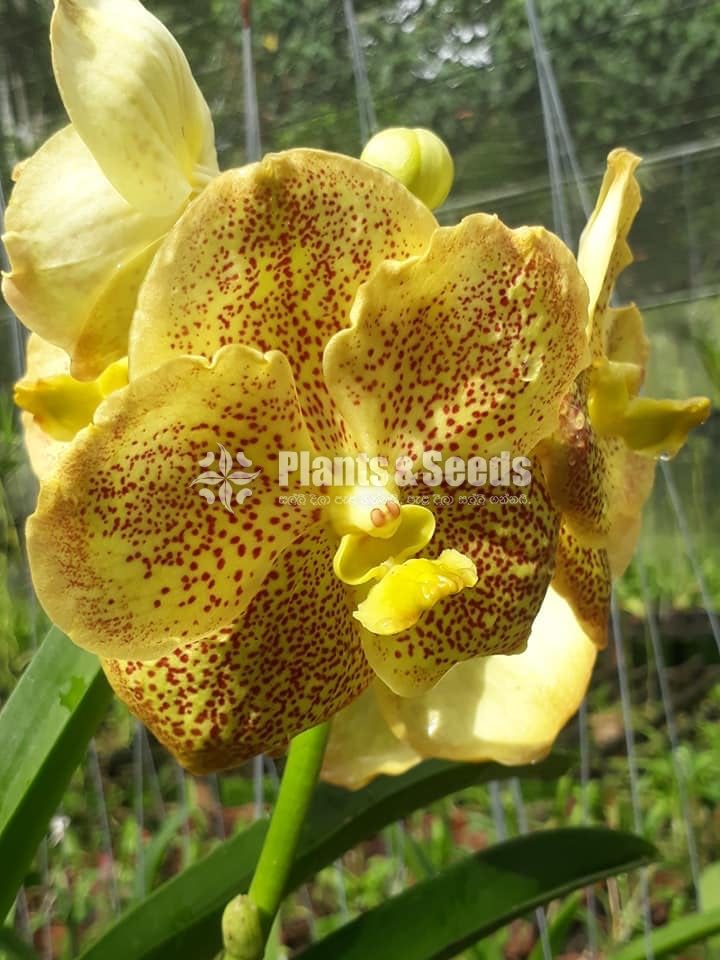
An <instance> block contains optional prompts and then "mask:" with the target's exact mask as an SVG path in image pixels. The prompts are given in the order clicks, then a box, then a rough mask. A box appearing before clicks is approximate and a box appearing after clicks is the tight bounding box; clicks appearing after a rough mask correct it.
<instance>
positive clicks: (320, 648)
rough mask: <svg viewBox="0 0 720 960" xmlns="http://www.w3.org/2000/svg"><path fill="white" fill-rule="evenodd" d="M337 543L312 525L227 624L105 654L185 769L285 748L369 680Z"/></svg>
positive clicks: (130, 700) (114, 679) (113, 679)
mask: <svg viewBox="0 0 720 960" xmlns="http://www.w3.org/2000/svg"><path fill="white" fill-rule="evenodd" d="M334 549H335V547H334V545H333V544H331V543H330V540H329V539H328V537H327V534H326V532H325V530H324V528H323V527H322V526H320V525H317V526H315V527H313V529H312V530H310V531H308V532H307V533H306V534H305V535H304V537H303V538H302V540H301V541H298V542H296V543H294V544H292V545H291V546H290V547H288V548H287V549H286V550H285V552H284V553H283V554H282V556H281V557H280V558H279V559H278V561H277V562H276V564H275V566H274V567H273V569H272V571H271V572H270V574H269V576H268V578H267V580H266V581H265V584H264V586H263V588H262V590H261V591H260V592H259V593H257V594H256V595H255V597H254V598H253V600H252V602H251V603H250V606H249V607H248V609H247V610H246V611H245V613H244V615H243V617H242V619H241V620H240V621H238V623H237V624H236V625H235V626H234V627H229V628H228V629H227V630H226V631H223V632H222V633H220V634H218V635H215V636H213V637H209V638H206V639H205V640H202V641H199V642H196V643H192V644H188V645H185V646H181V647H178V648H177V649H175V650H173V651H172V653H170V654H168V655H167V656H165V657H162V658H161V659H159V660H155V661H130V662H128V661H120V660H106V661H104V663H103V667H104V669H105V672H106V674H107V677H108V679H109V681H110V683H111V684H112V686H113V688H114V689H115V692H116V693H117V694H118V696H119V697H120V698H121V699H122V700H123V701H124V702H125V703H126V704H127V705H128V707H129V708H130V709H131V711H132V712H133V713H134V714H135V716H137V717H139V718H140V719H141V720H142V722H143V723H145V724H147V726H148V727H149V728H150V729H151V730H152V732H153V733H154V734H155V736H156V737H157V738H158V739H159V740H160V741H161V742H162V743H163V744H165V746H166V747H167V748H168V749H169V750H170V751H171V752H172V753H173V754H174V755H175V757H177V759H178V760H179V762H180V763H181V764H182V765H183V766H185V767H187V769H188V770H190V771H192V772H193V773H197V774H201V773H208V772H211V771H215V770H222V769H226V768H228V767H234V766H237V765H238V764H239V763H242V761H244V760H247V759H249V758H250V757H253V756H255V755H256V754H258V753H261V752H268V753H273V754H280V753H283V752H284V751H285V749H286V747H287V745H288V742H289V741H290V739H291V738H292V737H293V736H295V735H296V734H297V733H300V732H301V731H302V730H305V729H307V728H308V727H311V726H313V725H314V724H316V723H321V722H322V721H324V720H326V719H328V718H329V717H331V716H332V715H333V714H335V713H336V712H337V711H339V710H340V709H342V708H343V707H345V706H346V705H347V704H349V703H350V702H351V701H353V700H354V699H355V698H356V697H357V696H359V694H360V693H362V691H363V690H364V689H365V688H366V687H367V686H368V684H369V683H370V680H371V679H372V670H371V669H370V667H369V665H368V664H367V662H366V660H365V657H364V656H363V652H362V648H361V646H360V642H359V639H358V635H357V632H356V630H355V624H354V621H353V620H352V618H351V616H350V610H349V608H348V602H349V598H348V595H347V594H346V592H345V588H344V587H343V585H342V584H341V583H340V581H339V580H337V578H336V577H335V576H334V575H333V572H332V556H333V552H334Z"/></svg>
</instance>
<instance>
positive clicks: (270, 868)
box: [223, 723, 330, 960]
mask: <svg viewBox="0 0 720 960" xmlns="http://www.w3.org/2000/svg"><path fill="white" fill-rule="evenodd" d="M329 732H330V725H329V723H323V724H320V725H319V726H317V727H312V728H311V729H310V730H305V731H304V733H300V734H298V736H296V737H294V738H293V740H292V742H291V744H290V751H289V753H288V758H287V763H286V764H285V772H284V773H283V778H282V782H281V784H280V790H279V792H278V797H277V801H276V803H275V809H274V810H273V813H272V817H271V819H270V826H269V827H268V831H267V833H266V835H265V842H264V843H263V848H262V851H261V853H260V858H259V860H258V862H257V866H256V868H255V873H254V875H253V879H252V883H251V884H250V889H249V891H248V894H247V897H246V898H245V897H243V898H241V899H242V900H243V901H244V902H245V904H247V905H248V906H249V907H252V909H253V910H254V911H256V915H257V920H258V921H259V931H258V932H259V934H260V938H261V940H262V946H261V947H260V952H259V953H257V954H256V955H257V958H258V960H260V958H261V957H262V951H263V949H264V945H265V943H266V942H267V938H268V937H269V935H270V930H271V928H272V925H273V921H274V920H275V916H276V914H277V912H278V909H279V907H280V904H281V902H282V900H283V897H284V895H285V887H286V885H287V878H288V874H289V872H290V868H291V866H292V863H293V860H294V857H295V848H296V847H297V842H298V838H299V836H300V830H301V828H302V825H303V822H304V820H305V815H306V813H307V810H308V807H309V806H310V800H311V799H312V795H313V790H314V787H315V784H316V782H317V778H318V774H319V773H320V768H321V766H322V761H323V756H324V755H325V746H326V744H327V739H328V734H329ZM234 902H235V901H231V903H230V904H229V905H228V908H227V909H226V914H225V917H224V919H223V928H224V929H223V934H224V940H225V956H226V957H227V960H234V958H235V957H238V960H239V958H240V957H241V956H242V957H243V960H244V957H245V955H253V956H254V955H255V953H256V951H255V952H253V951H252V950H251V951H250V952H249V953H248V954H243V952H242V950H238V946H237V943H238V936H237V935H238V934H240V936H239V940H240V942H241V943H242V942H243V941H245V940H246V939H247V938H246V934H245V933H244V932H242V931H241V930H240V929H238V930H237V931H235V930H234V929H233V928H234V926H235V924H234V923H233V920H232V911H231V907H232V906H233V903H234ZM245 919H246V918H245ZM243 923H244V921H243Z"/></svg>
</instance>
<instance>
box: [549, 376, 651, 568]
mask: <svg viewBox="0 0 720 960" xmlns="http://www.w3.org/2000/svg"><path fill="white" fill-rule="evenodd" d="M537 456H538V458H539V460H540V461H541V463H542V467H543V472H544V474H545V479H546V482H547V485H548V489H549V491H550V496H551V497H552V501H553V503H554V505H555V508H556V509H557V510H559V511H560V512H561V513H562V514H563V518H564V520H565V523H566V524H567V526H568V528H569V530H570V531H571V532H572V533H573V534H574V536H575V537H577V539H578V540H579V542H580V543H581V544H582V545H583V546H586V547H605V548H606V549H607V550H608V552H609V553H610V554H611V557H612V556H613V555H615V554H617V560H616V561H615V562H612V564H611V565H612V569H613V576H619V575H620V573H621V572H622V569H624V566H626V565H627V563H628V562H629V560H630V556H631V555H632V550H633V549H634V545H635V540H636V538H637V533H638V530H639V525H638V519H639V517H640V512H641V510H642V507H643V504H644V503H645V501H646V500H647V498H648V497H649V495H650V491H651V490H652V485H653V479H654V476H655V462H654V460H651V459H650V458H648V457H643V456H640V455H638V454H636V453H634V452H633V451H632V450H629V449H628V448H627V446H626V444H625V442H624V440H621V439H620V438H619V437H598V436H597V434H596V433H595V431H594V430H593V428H592V425H591V423H590V420H589V418H588V416H587V375H586V374H585V373H584V372H583V373H582V374H581V375H580V376H579V377H578V380H577V383H576V384H575V386H574V387H573V390H572V392H571V393H570V394H569V395H568V397H567V398H566V400H565V402H564V403H563V406H562V408H561V417H560V429H559V430H558V431H557V433H555V434H554V435H553V437H552V438H550V439H549V440H546V441H544V442H543V443H542V444H540V446H539V447H538V449H537ZM621 568H622V569H621Z"/></svg>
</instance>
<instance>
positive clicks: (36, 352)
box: [20, 333, 70, 480]
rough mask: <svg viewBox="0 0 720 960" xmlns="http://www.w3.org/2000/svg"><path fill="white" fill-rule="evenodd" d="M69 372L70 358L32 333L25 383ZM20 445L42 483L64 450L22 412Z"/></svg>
mask: <svg viewBox="0 0 720 960" xmlns="http://www.w3.org/2000/svg"><path fill="white" fill-rule="evenodd" d="M69 372H70V357H69V356H68V355H67V354H66V353H65V351H64V350H61V349H60V347H56V346H55V345H54V344H52V343H48V341H47V340H43V339H42V337H39V336H38V335H37V334H36V333H31V334H30V336H29V337H28V340H27V344H26V347H25V376H26V378H27V379H29V380H38V379H40V378H41V377H54V376H57V375H58V374H62V373H69ZM20 423H21V425H22V432H23V441H24V443H25V449H26V450H27V455H28V459H29V460H30V466H31V468H32V471H33V473H34V474H35V476H36V477H37V478H38V479H39V480H42V478H43V477H45V476H46V475H47V474H48V473H50V471H51V470H52V469H53V467H54V466H55V461H56V460H57V458H58V457H59V456H60V454H61V453H62V451H63V450H64V449H65V447H66V446H67V444H66V443H64V442H63V441H61V440H54V439H53V438H52V437H49V436H48V435H47V434H46V433H45V431H44V430H43V429H42V427H41V426H40V425H39V424H38V423H37V422H36V420H35V418H34V417H33V416H32V414H30V413H27V412H26V411H25V410H23V411H22V412H21V414H20Z"/></svg>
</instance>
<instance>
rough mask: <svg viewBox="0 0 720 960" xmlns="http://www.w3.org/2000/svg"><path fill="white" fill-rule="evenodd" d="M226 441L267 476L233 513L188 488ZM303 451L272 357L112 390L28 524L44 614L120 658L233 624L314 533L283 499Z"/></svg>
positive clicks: (288, 387) (234, 359)
mask: <svg viewBox="0 0 720 960" xmlns="http://www.w3.org/2000/svg"><path fill="white" fill-rule="evenodd" d="M219 441H223V442H224V443H226V444H227V445H232V446H233V447H237V448H238V449H243V450H245V451H246V452H247V453H248V454H249V455H252V457H253V459H254V460H255V462H256V463H258V464H264V465H265V467H264V469H263V471H262V473H261V475H260V476H259V477H258V478H257V480H256V481H255V484H254V486H253V488H252V499H251V500H248V501H247V502H246V503H245V504H244V505H243V506H242V507H241V508H238V509H237V510H235V511H233V512H231V511H230V510H226V509H223V508H222V506H221V505H219V504H218V505H217V506H216V507H213V508H211V507H210V506H209V505H208V504H206V503H205V502H204V501H203V499H202V498H201V497H200V495H199V494H198V491H197V488H196V487H193V486H192V485H191V482H192V480H193V478H194V476H195V473H196V470H197V464H198V461H199V460H200V458H201V457H203V456H204V454H205V453H206V451H207V450H209V449H214V448H215V446H216V444H217V442H219ZM295 443H300V444H303V443H304V444H309V439H308V438H307V434H306V433H305V430H304V426H303V423H302V418H301V415H300V411H299V409H298V407H297V401H296V398H295V394H294V388H293V382H292V374H291V373H290V370H289V367H288V365H287V361H286V360H285V358H284V357H283V356H282V354H279V353H277V352H276V353H271V354H268V355H265V356H263V355H262V354H260V353H258V352H256V351H254V350H250V349H248V348H245V347H237V346H232V347H227V348H225V349H224V350H222V351H220V352H219V353H218V354H217V356H216V357H215V359H214V361H213V363H212V364H211V363H209V362H208V361H206V360H204V359H200V358H192V357H183V358H179V359H178V360H175V361H171V362H170V363H168V364H165V365H164V366H163V367H161V368H160V369H158V370H156V371H154V373H153V375H152V376H148V377H143V378H140V379H139V380H136V381H134V382H131V383H130V384H129V386H128V387H126V388H125V389H124V390H121V391H119V392H117V393H114V394H113V395H112V396H110V397H109V398H108V399H107V400H106V401H104V403H103V404H102V405H101V406H100V407H99V408H98V411H97V413H96V417H95V423H94V424H92V425H91V426H90V427H88V428H87V429H85V430H83V431H82V432H81V433H80V434H78V436H77V437H76V438H75V440H74V441H73V442H72V443H71V444H70V445H69V446H68V447H67V448H66V450H65V452H64V454H63V456H62V457H61V458H60V460H59V461H58V463H57V466H56V469H55V471H54V472H53V474H52V475H51V476H49V477H47V478H46V480H45V482H44V483H43V485H42V487H41V490H40V498H39V502H38V507H37V510H36V512H35V514H34V515H33V516H32V517H31V518H30V520H29V521H28V550H29V554H30V562H31V567H32V572H33V581H34V583H35V587H36V590H37V594H38V597H39V599H40V601H41V603H42V604H43V606H44V607H45V609H46V610H47V612H48V614H49V616H50V617H51V618H52V619H53V620H54V622H55V623H56V624H57V625H58V626H59V627H60V629H62V630H64V631H65V632H66V633H67V634H68V636H70V637H71V639H72V640H74V641H75V642H76V643H77V644H78V645H79V646H83V647H85V648H86V649H89V650H92V651H94V652H97V653H99V654H101V655H103V656H114V657H115V656H118V655H121V656H122V657H123V658H124V659H130V658H136V657H139V658H142V659H145V658H153V657H157V656H160V655H162V654H163V653H167V652H168V651H169V650H172V649H173V648H174V647H176V646H178V644H179V643H182V642H186V641H190V640H194V639H199V638H201V637H203V636H205V635H208V634H210V633H212V632H213V631H216V630H218V629H219V628H221V627H224V626H226V625H227V624H228V622H233V621H234V620H235V618H236V617H237V616H239V615H240V613H242V610H243V609H244V608H245V607H246V606H247V604H248V603H249V602H250V600H251V599H252V597H253V595H254V594H255V593H256V592H257V591H258V590H259V588H260V586H261V585H262V582H263V580H264V579H265V576H266V575H267V573H268V571H269V570H270V569H271V567H272V565H273V563H274V561H275V560H276V558H277V556H278V555H279V554H280V553H281V552H282V550H283V549H284V548H285V547H286V546H287V545H288V544H289V543H290V542H292V541H293V540H294V539H295V538H296V537H297V536H298V535H300V534H301V533H302V531H303V530H304V529H305V528H306V527H307V526H308V525H309V523H310V522H311V519H312V517H311V515H310V512H309V511H302V510H297V509H293V508H288V507H286V506H283V505H281V504H279V503H278V501H277V497H276V492H277V491H276V486H275V484H276V478H275V477H274V475H273V471H274V465H275V463H276V461H277V452H278V450H279V449H282V448H283V447H284V446H285V447H286V449H290V448H291V446H292V445H293V444H295Z"/></svg>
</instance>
